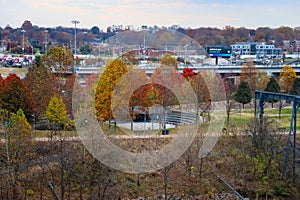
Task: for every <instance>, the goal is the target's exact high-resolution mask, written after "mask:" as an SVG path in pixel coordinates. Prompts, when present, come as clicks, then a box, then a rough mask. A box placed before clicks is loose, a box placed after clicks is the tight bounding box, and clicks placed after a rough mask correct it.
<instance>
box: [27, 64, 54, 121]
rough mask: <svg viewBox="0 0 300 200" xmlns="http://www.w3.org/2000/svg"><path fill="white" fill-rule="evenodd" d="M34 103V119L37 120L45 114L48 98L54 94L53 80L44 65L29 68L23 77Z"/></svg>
mask: <svg viewBox="0 0 300 200" xmlns="http://www.w3.org/2000/svg"><path fill="white" fill-rule="evenodd" d="M24 81H25V83H26V84H27V85H28V87H29V89H30V91H31V93H32V97H33V100H34V104H35V105H36V113H35V119H36V120H37V121H39V120H40V119H41V117H42V116H43V115H45V112H46V109H47V106H48V105H49V102H50V99H51V98H52V97H53V95H54V82H53V77H52V74H51V73H50V72H49V70H47V69H46V67H44V66H36V67H32V68H29V70H28V73H27V74H26V77H25V80H24Z"/></svg>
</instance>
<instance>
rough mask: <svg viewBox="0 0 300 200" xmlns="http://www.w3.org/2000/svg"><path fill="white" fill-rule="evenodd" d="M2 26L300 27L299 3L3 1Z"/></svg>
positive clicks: (248, 0)
mask: <svg viewBox="0 0 300 200" xmlns="http://www.w3.org/2000/svg"><path fill="white" fill-rule="evenodd" d="M0 8H1V17H0V26H1V27H5V26H6V25H8V24H9V25H10V26H12V27H14V28H18V27H20V26H21V25H22V23H23V22H24V21H25V20H30V21H31V22H32V23H33V24H34V25H38V26H40V27H55V26H60V25H61V26H66V27H73V25H72V23H71V21H72V20H74V19H76V20H79V21H80V24H79V25H78V27H79V28H91V27H92V26H99V27H100V29H103V30H106V27H107V26H110V25H113V24H114V25H120V24H122V25H133V26H134V27H135V28H137V27H140V26H141V25H144V24H146V25H151V26H152V25H157V26H167V27H168V26H171V25H175V24H176V25H180V26H182V27H185V28H188V27H191V28H195V27H218V28H223V27H225V26H226V25H231V26H235V27H246V28H257V27H262V26H264V27H266V26H267V27H271V28H277V27H279V26H283V25H284V26H290V27H297V26H300V1H297V0H272V1H271V0H266V1H262V0H210V1H208V0H205V1H204V0H181V1H179V0H0Z"/></svg>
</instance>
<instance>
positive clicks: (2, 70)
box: [0, 67, 28, 76]
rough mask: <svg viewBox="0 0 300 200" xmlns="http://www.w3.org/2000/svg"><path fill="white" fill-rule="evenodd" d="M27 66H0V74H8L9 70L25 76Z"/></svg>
mask: <svg viewBox="0 0 300 200" xmlns="http://www.w3.org/2000/svg"><path fill="white" fill-rule="evenodd" d="M27 71H28V68H6V67H0V74H6V75H8V74H10V73H11V72H12V73H14V74H17V75H20V76H25V75H26V73H27Z"/></svg>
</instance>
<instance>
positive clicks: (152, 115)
mask: <svg viewBox="0 0 300 200" xmlns="http://www.w3.org/2000/svg"><path fill="white" fill-rule="evenodd" d="M154 99H155V93H153V94H152V97H151V100H152V108H151V110H152V113H151V122H152V130H153V117H154V107H153V106H154Z"/></svg>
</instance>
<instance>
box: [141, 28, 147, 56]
mask: <svg viewBox="0 0 300 200" xmlns="http://www.w3.org/2000/svg"><path fill="white" fill-rule="evenodd" d="M147 29H148V27H147V26H146V25H143V26H142V30H144V50H143V54H144V60H145V59H146V58H145V54H146V37H145V34H146V30H147Z"/></svg>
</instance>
